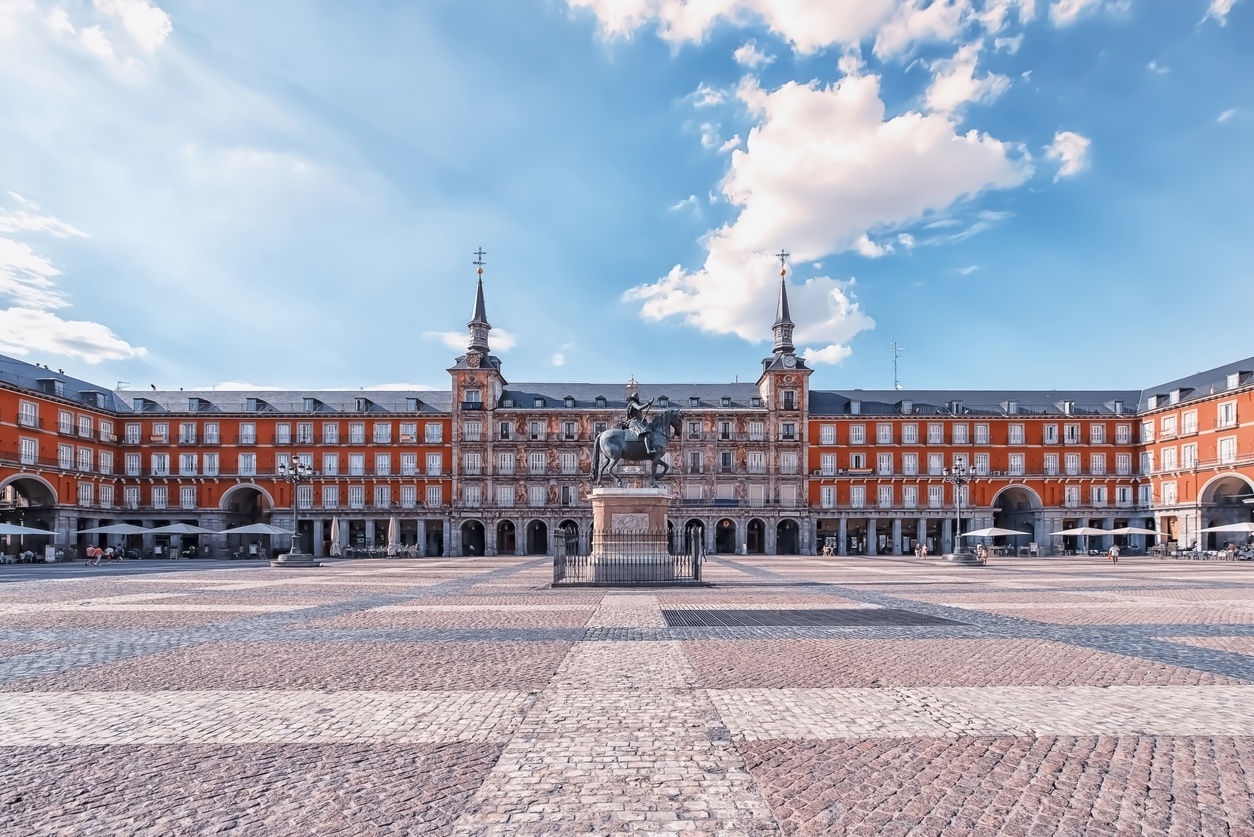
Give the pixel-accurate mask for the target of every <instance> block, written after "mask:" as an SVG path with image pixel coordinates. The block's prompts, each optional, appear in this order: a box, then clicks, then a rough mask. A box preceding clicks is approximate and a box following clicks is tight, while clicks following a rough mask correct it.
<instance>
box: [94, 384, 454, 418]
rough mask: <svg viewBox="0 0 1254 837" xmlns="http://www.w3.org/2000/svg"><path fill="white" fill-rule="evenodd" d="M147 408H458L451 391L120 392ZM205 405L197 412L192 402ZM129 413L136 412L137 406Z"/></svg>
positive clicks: (259, 410)
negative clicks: (252, 402) (310, 403)
mask: <svg viewBox="0 0 1254 837" xmlns="http://www.w3.org/2000/svg"><path fill="white" fill-rule="evenodd" d="M118 395H122V396H126V397H128V398H130V399H132V403H133V401H134V400H135V399H142V400H143V401H144V402H145V403H144V405H143V407H142V410H140V411H141V412H145V413H170V414H175V415H177V414H180V413H182V414H204V413H297V414H300V415H329V414H340V413H348V414H352V415H372V414H385V413H410V414H412V413H413V411H412V410H411V409H410V408H409V402H408V399H410V398H417V399H418V412H419V413H420V414H421V413H427V414H435V413H447V412H450V411H451V410H452V407H453V394H452V392H450V391H448V390H372V389H364V390H351V389H350V390H232V391H225V390H203V389H202V390H186V391H185V390H157V391H155V392H152V391H149V392H145V391H144V390H126V391H123V392H120V393H118ZM193 398H196V399H199V400H200V403H199V405H198V406H197V407H196V408H193V407H192V405H191V399H193ZM306 398H313V399H315V400H316V401H317V402H318V403H317V406H316V407H315V409H314V410H313V411H312V412H310V411H309V410H307V409H305V399H306ZM358 398H365V399H367V400H368V401H369V402H370V403H369V407H368V409H366V410H365V411H360V410H358V409H357V399H358ZM249 399H256V409H254V410H250V409H248V407H249ZM125 409H126V410H128V411H134V408H133V406H132V404H127V405H126V408H125Z"/></svg>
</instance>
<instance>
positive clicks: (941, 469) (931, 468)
mask: <svg viewBox="0 0 1254 837" xmlns="http://www.w3.org/2000/svg"><path fill="white" fill-rule="evenodd" d="M927 472H928V473H929V474H931V475H932V476H940V475H941V474H943V473H945V455H944V454H942V453H929V454H928V455H927Z"/></svg>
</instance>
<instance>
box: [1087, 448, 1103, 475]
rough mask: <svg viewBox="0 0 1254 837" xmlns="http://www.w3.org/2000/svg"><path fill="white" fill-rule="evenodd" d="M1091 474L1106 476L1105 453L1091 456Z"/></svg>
mask: <svg viewBox="0 0 1254 837" xmlns="http://www.w3.org/2000/svg"><path fill="white" fill-rule="evenodd" d="M1089 473H1090V474H1093V475H1094V476H1098V477H1100V476H1105V474H1106V454H1104V453H1091V454H1089Z"/></svg>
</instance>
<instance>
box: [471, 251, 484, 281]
mask: <svg viewBox="0 0 1254 837" xmlns="http://www.w3.org/2000/svg"><path fill="white" fill-rule="evenodd" d="M474 255H475V257H476V258H475V260H474V261H473V262H471V264H473V265H478V266H479V270H478V271H477V272H478V274H479V275H480V276H482V275H483V266H484V265H485V264H487V262H485V261H484V260H483V257H484V256H486V255H487V253H485V252H484V250H483V248H482V247H480V248H479V249H478V250H476V251H475V252H474Z"/></svg>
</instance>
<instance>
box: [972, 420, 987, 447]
mask: <svg viewBox="0 0 1254 837" xmlns="http://www.w3.org/2000/svg"><path fill="white" fill-rule="evenodd" d="M975 443H976V444H977V445H987V444H988V425H987V424H977V425H976V426H975Z"/></svg>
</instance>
